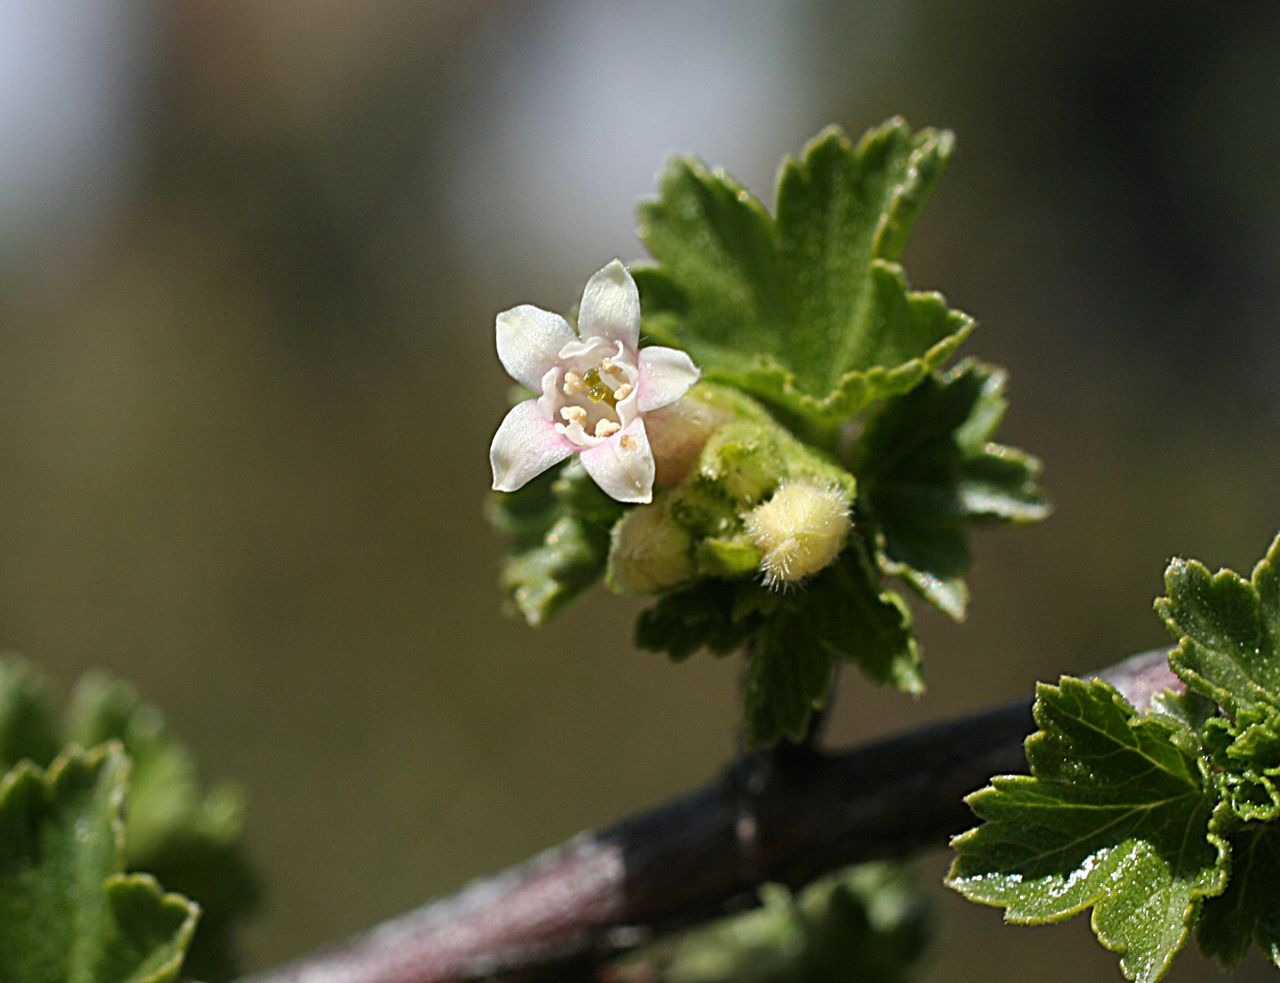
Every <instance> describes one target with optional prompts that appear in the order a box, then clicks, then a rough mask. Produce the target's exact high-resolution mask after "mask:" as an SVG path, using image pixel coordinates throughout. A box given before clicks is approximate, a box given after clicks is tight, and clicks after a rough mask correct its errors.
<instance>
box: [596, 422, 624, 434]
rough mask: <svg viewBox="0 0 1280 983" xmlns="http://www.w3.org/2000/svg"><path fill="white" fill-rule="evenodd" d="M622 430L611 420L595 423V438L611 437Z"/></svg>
mask: <svg viewBox="0 0 1280 983" xmlns="http://www.w3.org/2000/svg"><path fill="white" fill-rule="evenodd" d="M621 429H622V425H621V424H618V423H614V422H613V421H612V420H598V421H596V436H597V437H612V436H613V435H614V434H615V433H617V432H618V431H619V430H621Z"/></svg>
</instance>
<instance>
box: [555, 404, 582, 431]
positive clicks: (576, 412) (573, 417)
mask: <svg viewBox="0 0 1280 983" xmlns="http://www.w3.org/2000/svg"><path fill="white" fill-rule="evenodd" d="M560 415H561V416H562V417H563V418H564V422H565V423H567V424H569V426H573V425H574V424H575V423H582V424H585V423H586V422H587V411H586V410H584V409H583V408H582V407H581V406H564V407H561V409H560Z"/></svg>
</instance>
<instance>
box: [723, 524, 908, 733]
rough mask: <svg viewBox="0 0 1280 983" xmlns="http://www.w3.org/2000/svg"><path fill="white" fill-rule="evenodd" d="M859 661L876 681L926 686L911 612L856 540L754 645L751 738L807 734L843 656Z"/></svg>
mask: <svg viewBox="0 0 1280 983" xmlns="http://www.w3.org/2000/svg"><path fill="white" fill-rule="evenodd" d="M837 659H842V660H844V661H847V662H854V663H857V665H858V666H859V667H860V668H861V669H862V671H863V672H864V673H866V675H867V676H868V677H869V678H870V679H871V680H872V681H873V682H876V683H880V684H886V683H888V684H891V685H893V686H895V687H896V688H897V689H900V690H903V691H905V692H908V693H921V692H923V691H924V677H923V675H922V674H921V671H920V648H919V645H918V643H917V642H916V639H915V635H914V634H913V633H912V631H911V613H910V611H909V610H908V609H907V605H906V603H905V602H904V601H903V600H902V598H901V597H899V596H898V595H897V594H896V593H894V592H893V591H891V590H886V589H883V588H881V587H880V585H879V584H878V583H877V581H876V578H875V573H874V572H873V571H872V570H871V569H870V567H869V565H868V563H867V562H866V560H865V558H864V557H863V555H862V550H861V548H860V546H859V545H858V544H857V543H856V542H855V543H854V544H852V545H851V546H850V547H849V548H847V549H846V550H845V551H844V553H843V554H842V555H841V557H840V559H838V560H837V561H836V562H835V563H833V564H832V565H831V566H829V567H827V568H826V569H825V570H823V571H822V572H821V573H819V574H818V575H817V576H816V577H814V578H813V580H812V581H810V582H808V583H806V584H803V585H801V586H800V587H799V588H798V589H796V590H794V591H792V592H788V593H786V594H783V595H782V600H781V602H780V603H779V605H778V609H777V611H776V612H774V613H773V614H772V615H771V616H770V617H769V618H768V619H767V620H766V621H765V622H764V625H763V627H762V630H761V631H760V633H759V634H758V635H757V636H756V638H755V640H754V645H753V646H752V648H751V650H750V662H749V664H748V668H747V685H746V706H745V713H746V735H745V737H746V743H747V744H748V746H751V747H767V746H769V745H772V744H774V743H776V742H777V741H778V740H779V739H780V738H782V737H788V738H790V739H792V740H795V741H798V740H801V739H802V738H803V737H804V735H805V731H806V729H807V728H808V726H809V718H810V717H811V716H812V714H813V712H814V711H815V710H819V709H821V708H822V706H823V705H824V704H825V703H826V701H827V697H828V693H829V690H830V688H831V682H832V676H833V674H834V672H835V661H836V660H837Z"/></svg>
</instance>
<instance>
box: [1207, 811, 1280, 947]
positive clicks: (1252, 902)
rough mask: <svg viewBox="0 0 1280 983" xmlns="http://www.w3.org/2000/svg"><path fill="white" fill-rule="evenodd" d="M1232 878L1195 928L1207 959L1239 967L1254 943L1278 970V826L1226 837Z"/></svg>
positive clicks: (1256, 826)
mask: <svg viewBox="0 0 1280 983" xmlns="http://www.w3.org/2000/svg"><path fill="white" fill-rule="evenodd" d="M1227 841H1228V844H1229V846H1230V849H1231V879H1230V880H1229V881H1228V882H1227V889H1226V890H1225V891H1223V892H1222V894H1220V895H1218V897H1216V898H1209V899H1208V900H1206V901H1205V903H1204V908H1203V909H1202V911H1201V913H1200V924H1199V925H1197V926H1196V941H1197V942H1198V943H1199V944H1200V951H1201V952H1203V953H1204V954H1205V955H1206V956H1217V957H1218V959H1219V960H1221V961H1222V963H1223V965H1225V966H1227V967H1228V968H1230V967H1232V966H1235V965H1236V963H1238V962H1240V960H1241V959H1243V958H1244V956H1245V953H1247V952H1248V951H1249V944H1250V943H1251V942H1254V941H1256V942H1257V943H1258V948H1260V949H1261V950H1262V951H1263V952H1265V953H1266V954H1267V956H1269V957H1270V959H1271V961H1272V962H1274V963H1275V964H1276V965H1278V966H1280V824H1277V823H1248V824H1246V825H1244V826H1242V827H1238V828H1236V829H1235V830H1234V831H1233V832H1231V833H1229V834H1228V835H1227Z"/></svg>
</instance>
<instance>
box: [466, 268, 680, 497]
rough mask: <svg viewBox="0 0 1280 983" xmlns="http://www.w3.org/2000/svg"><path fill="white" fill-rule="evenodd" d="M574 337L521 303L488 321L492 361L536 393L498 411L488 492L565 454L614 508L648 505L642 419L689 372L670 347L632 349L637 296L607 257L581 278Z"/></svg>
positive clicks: (551, 317)
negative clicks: (492, 326)
mask: <svg viewBox="0 0 1280 983" xmlns="http://www.w3.org/2000/svg"><path fill="white" fill-rule="evenodd" d="M578 332H579V333H578V334H574V333H573V329H572V328H570V327H569V323H568V322H567V321H566V320H565V319H564V318H562V317H561V316H560V315H559V314H552V313H551V312H550V311H544V310H541V309H540V308H537V307H534V306H532V305H530V304H521V305H520V306H519V307H513V308H512V309H511V310H509V311H503V312H502V313H501V314H499V315H498V358H499V359H500V360H501V362H502V367H503V368H505V369H506V370H507V372H508V373H510V375H511V377H512V378H513V379H515V380H516V382H518V383H520V384H521V385H522V386H525V387H527V388H529V389H532V390H533V391H534V392H536V393H538V394H539V395H538V396H537V398H535V399H527V400H525V401H524V402H523V403H520V404H519V405H517V406H515V407H514V408H513V409H512V410H511V412H510V413H508V414H507V417H506V419H505V420H503V421H502V425H501V426H500V427H498V432H497V433H496V434H494V436H493V444H492V445H491V446H490V448H489V463H490V464H491V465H492V466H493V487H494V488H495V489H497V490H498V491H515V490H516V489H517V488H520V487H521V486H522V485H524V484H525V483H526V482H528V481H529V480H530V479H532V478H535V477H537V476H538V475H540V474H541V473H542V472H543V471H545V470H547V468H549V467H551V466H552V465H555V464H558V463H559V462H561V461H563V460H564V459H565V458H566V457H569V456H570V455H572V454H580V455H581V456H582V466H583V467H584V468H586V470H587V474H589V475H591V477H592V478H593V479H594V480H595V482H596V484H597V485H599V486H600V487H601V488H602V489H604V491H605V492H606V493H607V494H608V495H610V496H611V497H612V498H615V499H617V500H618V501H619V502H648V501H651V500H652V499H653V476H654V462H653V451H652V450H651V449H650V447H649V438H648V435H647V434H646V433H645V423H644V416H645V414H646V413H648V412H650V411H652V410H656V409H659V408H661V407H663V406H667V405H668V404H670V403H674V402H675V401H676V400H677V399H679V398H680V397H681V396H683V395H684V394H685V393H686V392H687V391H688V389H689V387H690V386H692V385H693V384H694V383H695V382H697V381H698V376H699V374H700V373H699V370H698V368H697V366H695V365H694V364H693V360H692V359H690V358H689V356H688V355H686V354H685V353H684V352H681V351H677V350H676V349H674V348H657V347H650V348H643V349H640V348H638V347H637V346H638V344H639V340H640V294H639V292H638V291H637V290H636V284H635V281H634V280H632V279H631V274H630V273H628V272H627V268H626V267H625V266H623V265H622V263H621V262H620V261H618V260H616V259H615V260H614V261H613V262H612V263H610V264H609V265H608V266H606V267H605V268H604V269H603V270H601V271H600V272H599V273H597V274H596V275H595V276H593V277H592V278H591V279H590V280H589V281H587V287H586V289H585V290H584V291H583V292H582V305H581V306H580V307H579V309H578Z"/></svg>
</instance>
